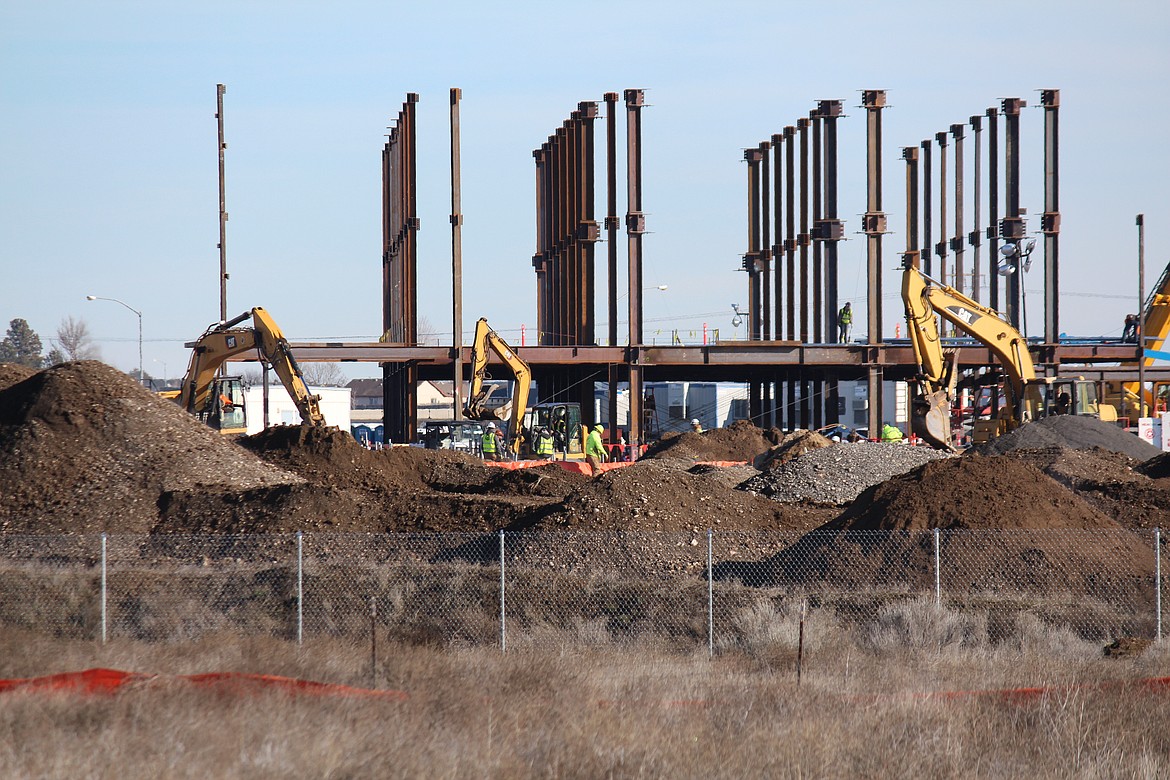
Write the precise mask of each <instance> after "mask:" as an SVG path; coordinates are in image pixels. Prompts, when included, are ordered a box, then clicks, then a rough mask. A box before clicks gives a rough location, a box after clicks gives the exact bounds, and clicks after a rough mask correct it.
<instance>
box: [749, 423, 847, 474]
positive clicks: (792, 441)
mask: <svg viewBox="0 0 1170 780" xmlns="http://www.w3.org/2000/svg"><path fill="white" fill-rule="evenodd" d="M832 446H833V442H832V441H830V440H829V439H826V438H825V437H824V436H821V435H820V434H819V433H817V432H816V431H793V432H792V433H790V434H788V435H787V436H784V438H782V439H781V440H780V442H779V443H778V444H776V445H775V446H773V447H771V448H770V449H769V450H768V451H767V452H765V453H764V454H763V455H762V456H760V457H758V458H757V459H756V463H755V466H756V467H757V468H759V469H761V470H770V469H774V468H776V467H778V466H782V465H783V464H785V463H787V462H788V461H790V460H793V459H794V458H799V457H800V456H801V455H803V454H805V453H806V452H811V451H813V450H819V449H823V448H825V447H832Z"/></svg>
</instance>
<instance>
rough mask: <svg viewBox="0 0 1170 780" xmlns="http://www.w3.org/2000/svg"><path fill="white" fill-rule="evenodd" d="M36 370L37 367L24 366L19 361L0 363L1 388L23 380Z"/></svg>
mask: <svg viewBox="0 0 1170 780" xmlns="http://www.w3.org/2000/svg"><path fill="white" fill-rule="evenodd" d="M36 372H37V370H36V369H35V368H29V367H28V366H22V365H20V364H19V363H0V390H3V389H4V388H6V387H10V386H12V385H14V384H16V383H17V382H23V381H24V380H26V379H28V378H29V377H30V376H32V375H33V374H35V373H36Z"/></svg>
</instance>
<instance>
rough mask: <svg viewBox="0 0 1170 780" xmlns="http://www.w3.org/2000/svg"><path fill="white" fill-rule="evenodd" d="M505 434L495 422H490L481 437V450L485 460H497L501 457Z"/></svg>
mask: <svg viewBox="0 0 1170 780" xmlns="http://www.w3.org/2000/svg"><path fill="white" fill-rule="evenodd" d="M502 439H503V436H502V435H501V434H500V431H499V429H498V428H497V427H496V424H495V423H488V424H487V428H485V429H484V431H483V437H482V438H481V439H480V451H481V452H482V453H483V459H484V460H492V461H496V460H499V459H500V442H501V440H502Z"/></svg>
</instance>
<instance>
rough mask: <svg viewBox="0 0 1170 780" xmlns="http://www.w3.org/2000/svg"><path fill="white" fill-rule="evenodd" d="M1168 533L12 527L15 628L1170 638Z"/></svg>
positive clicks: (0, 592) (704, 641)
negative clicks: (811, 621)
mask: <svg viewBox="0 0 1170 780" xmlns="http://www.w3.org/2000/svg"><path fill="white" fill-rule="evenodd" d="M1161 549H1162V534H1161V532H1160V531H1157V530H1151V531H1123V530H1116V531H1076V530H1045V531H1040V530H996V531H946V530H937V531H927V532H910V531H906V532H853V531H817V532H812V533H806V534H799V533H785V532H727V533H724V532H711V531H700V530H698V529H695V530H693V531H692V532H688V533H665V532H664V533H632V532H631V533H627V532H580V533H574V532H557V533H553V532H539V533H536V532H525V533H502V532H501V533H493V534H377V535H374V534H370V535H365V534H326V533H312V534H288V535H263V536H261V535H232V536H228V535H202V536H180V535H153V536H132V535H114V534H110V535H88V536H86V535H77V536H25V535H0V626H6V627H14V628H21V629H24V630H27V631H32V632H36V633H42V634H47V635H52V636H56V637H62V638H71V639H94V640H97V641H106V640H109V639H135V640H143V641H151V642H178V641H186V640H193V639H198V638H201V637H204V636H207V635H211V634H219V633H233V632H234V633H236V634H244V635H253V636H255V635H263V636H272V637H278V638H283V639H287V640H289V641H295V642H304V641H307V640H311V639H312V638H314V637H330V638H332V639H335V640H342V641H353V642H355V643H360V642H366V641H368V638H369V637H370V636H371V633H372V634H374V635H376V636H380V637H384V638H385V639H388V640H390V641H400V642H406V643H413V644H434V645H441V646H451V645H456V646H458V645H463V646H485V645H487V646H490V645H496V646H499V647H500V648H501V649H503V650H507V649H508V648H510V647H518V646H531V647H544V646H547V647H553V648H565V647H573V646H576V647H582V646H608V647H612V646H622V645H632V644H637V645H644V644H645V643H647V642H649V643H654V644H656V645H660V646H663V647H667V648H679V649H683V650H688V649H689V650H695V649H703V650H706V651H707V652H718V651H720V650H726V649H735V648H751V647H758V646H762V645H766V644H767V643H770V642H776V641H780V637H786V636H790V635H791V634H792V630H791V629H792V627H793V625H794V624H795V621H796V620H798V619H799V616H800V615H802V614H808V615H810V616H819V617H820V619H821V622H822V623H832V625H834V626H835V627H836V628H839V629H841V630H844V631H847V632H853V633H854V635H855V638H860V641H865V642H883V641H887V640H889V639H892V638H900V639H901V640H902V641H911V642H921V643H923V644H927V643H935V642H958V643H962V644H971V645H978V644H987V645H997V644H1002V643H1005V642H1019V641H1024V638H1025V637H1026V636H1027V635H1028V634H1029V633H1032V632H1035V631H1036V630H1038V629H1039V630H1045V631H1060V632H1067V633H1068V634H1070V635H1072V636H1076V637H1079V638H1082V639H1086V640H1108V639H1109V638H1111V637H1112V638H1116V637H1120V636H1135V637H1148V638H1156V639H1161V633H1162V593H1163V591H1164V590H1165V586H1166V581H1165V576H1164V575H1163V567H1162V554H1161V553H1160V551H1161Z"/></svg>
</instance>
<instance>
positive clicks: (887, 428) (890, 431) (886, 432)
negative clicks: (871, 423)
mask: <svg viewBox="0 0 1170 780" xmlns="http://www.w3.org/2000/svg"><path fill="white" fill-rule="evenodd" d="M882 441H888V442H894V443H897V442H900V441H902V431H901V430H899V429H898V428H896V427H894V426H893V425H890V424H889V423H888V422H886V423H882Z"/></svg>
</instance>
